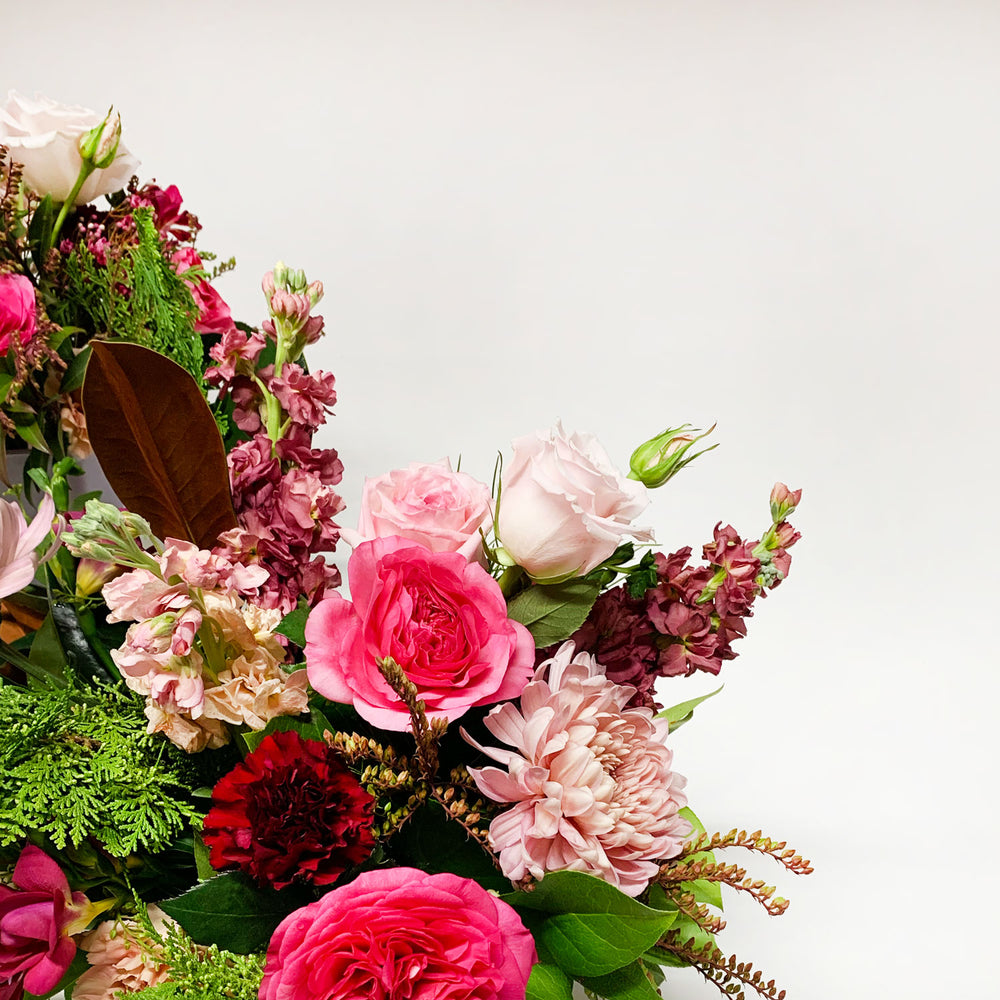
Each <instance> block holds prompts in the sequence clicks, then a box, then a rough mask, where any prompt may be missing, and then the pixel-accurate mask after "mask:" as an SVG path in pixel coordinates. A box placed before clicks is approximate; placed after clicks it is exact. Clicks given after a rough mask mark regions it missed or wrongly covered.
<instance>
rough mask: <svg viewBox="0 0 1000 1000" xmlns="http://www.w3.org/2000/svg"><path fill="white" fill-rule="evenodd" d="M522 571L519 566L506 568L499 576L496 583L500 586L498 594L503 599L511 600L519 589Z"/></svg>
mask: <svg viewBox="0 0 1000 1000" xmlns="http://www.w3.org/2000/svg"><path fill="white" fill-rule="evenodd" d="M523 576H524V570H523V569H521V567H520V566H508V567H507V568H506V569H505V570H504V571H503V572H502V573H501V574H500V579H499V580H497V583H499V584H500V593H501V594H503V596H504V597H505V598H511V597H513V596H514V594H516V593H517V592H518V590H520V589H521V587H520V583H521V578H522V577H523Z"/></svg>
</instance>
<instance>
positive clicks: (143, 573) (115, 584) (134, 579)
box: [101, 569, 191, 622]
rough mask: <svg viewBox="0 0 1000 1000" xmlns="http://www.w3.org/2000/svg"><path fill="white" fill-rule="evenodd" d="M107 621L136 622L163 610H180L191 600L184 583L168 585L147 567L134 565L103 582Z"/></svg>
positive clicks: (159, 613)
mask: <svg viewBox="0 0 1000 1000" xmlns="http://www.w3.org/2000/svg"><path fill="white" fill-rule="evenodd" d="M101 596H102V597H103V598H104V602H105V604H107V606H108V611H109V612H110V614H109V615H108V621H109V622H138V621H143V620H145V619H148V618H156V617H157V616H158V615H162V614H163V613H164V612H166V611H183V610H184V608H186V607H188V605H190V603H191V596H190V594H189V593H188V588H187V586H186V584H183V583H178V584H174V585H173V586H171V585H170V584H168V583H164V582H163V580H161V579H160V578H159V577H158V576H157V575H156V574H155V573H152V572H150V571H149V570H148V569H134V570H132V571H131V572H129V573H123V574H122V575H121V576H119V577H118V578H117V579H114V580H112V581H111V582H110V583H106V584H105V585H104V589H103V590H102V591H101Z"/></svg>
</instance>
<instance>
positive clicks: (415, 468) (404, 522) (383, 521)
mask: <svg viewBox="0 0 1000 1000" xmlns="http://www.w3.org/2000/svg"><path fill="white" fill-rule="evenodd" d="M491 516H492V512H491V500H490V491H489V489H488V488H487V486H486V484H485V483H481V482H479V480H478V479H473V477H472V476H469V475H466V474H465V473H464V472H452V469H451V463H450V462H449V461H448V460H447V459H445V460H444V461H442V462H434V463H431V464H427V465H425V464H422V463H420V462H411V463H410V466H409V468H407V469H395V470H394V471H393V472H387V473H386V474H385V475H384V476H379V477H378V478H377V479H366V480H365V488H364V492H363V493H362V495H361V514H360V517H359V519H358V530H357V532H349V531H344V530H342V531H341V535H342V537H343V538H344V539H345V541H347V542H348V544H350V545H356V544H358V542H360V541H363V540H365V539H370V538H385V537H387V536H388V535H400V536H402V537H403V538H409V539H411V540H412V541H414V542H420V543H421V544H422V545H426V546H427V548H429V549H431V550H432V551H433V552H460V553H461V554H462V555H463V556H465V558H466V559H469V560H472V559H474V558H476V557H477V556H478V554H479V553H480V552H481V551H482V539H481V537H480V534H479V531H480V529H481V528H482V529H484V530H485V529H486V527H488V522H489V520H490V518H491Z"/></svg>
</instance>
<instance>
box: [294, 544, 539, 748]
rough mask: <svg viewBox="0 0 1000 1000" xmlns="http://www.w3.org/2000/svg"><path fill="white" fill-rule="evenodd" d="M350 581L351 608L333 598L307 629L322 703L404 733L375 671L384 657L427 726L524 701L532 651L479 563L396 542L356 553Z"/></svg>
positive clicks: (310, 666)
mask: <svg viewBox="0 0 1000 1000" xmlns="http://www.w3.org/2000/svg"><path fill="white" fill-rule="evenodd" d="M347 573H348V578H349V580H350V585H351V596H352V599H353V603H352V602H350V601H347V600H345V599H344V598H343V597H341V596H340V595H339V594H331V595H330V596H329V597H327V598H324V600H322V601H321V602H320V603H319V604H318V605H317V606H316V607H315V608H314V609H313V612H312V614H311V615H310V616H309V620H308V621H307V623H306V650H305V653H306V664H307V670H308V673H309V681H310V683H311V684H312V686H313V687H314V688H315V689H316V690H317V691H318V692H319V693H320V694H322V695H323V696H324V697H326V698H329V699H330V700H331V701H338V702H341V703H342V704H352V705H353V706H354V708H355V709H356V710H357V712H358V714H359V715H361V717H362V718H363V719H365V720H366V721H368V722H370V723H372V725H375V726H378V727H379V728H381V729H389V730H396V731H404V730H406V729H408V728H409V725H410V714H409V711H408V709H407V708H406V705H405V704H404V703H403V702H402V700H401V699H400V698H399V696H398V695H397V694H396V692H395V691H393V689H392V688H391V687H390V686H389V684H388V682H387V681H386V680H385V678H384V677H383V676H382V674H381V671H380V670H379V668H378V661H379V660H382V659H386V658H391V659H393V660H395V662H396V663H397V664H398V665H399V666H400V667H401V668H402V670H403V672H404V673H405V674H406V675H407V677H408V678H409V679H410V681H412V682H413V684H414V685H415V686H416V688H417V692H418V695H419V697H420V698H421V699H422V700H423V701H424V703H425V705H426V709H427V715H428V717H429V718H435V717H437V718H441V717H443V718H446V719H448V721H453V720H454V719H457V718H459V716H461V715H463V714H464V713H465V712H466V711H468V710H469V709H470V708H472V707H473V706H474V705H489V704H493V703H494V702H497V701H503V700H505V699H508V698H516V697H517V695H518V694H520V693H521V689H522V687H523V686H524V684H525V682H526V681H527V680H528V677H529V676H530V674H531V670H532V667H533V665H534V659H535V644H534V641H533V639H532V637H531V633H530V632H528V630H527V629H526V628H525V627H524V626H523V625H521V624H519V623H518V622H514V621H510V620H509V619H508V618H507V605H506V602H505V601H504V598H503V594H502V593H501V592H500V588H499V586H498V585H497V583H496V581H495V580H494V579H493V578H492V577H491V576H490V575H489V573H487V572H486V570H484V569H483V568H482V567H481V566H480V565H479V564H478V563H469V562H467V561H466V560H465V558H464V556H461V555H459V554H458V553H457V552H431V551H430V550H429V549H427V548H426V547H425V546H423V545H420V544H418V543H416V542H410V541H408V540H406V539H404V538H399V537H397V536H392V537H389V538H376V539H373V540H372V541H370V542H363V543H362V544H361V545H359V546H358V547H357V548H356V549H355V550H354V552H353V554H352V555H351V558H350V561H349V562H348V565H347Z"/></svg>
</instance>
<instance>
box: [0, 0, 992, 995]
mask: <svg viewBox="0 0 1000 1000" xmlns="http://www.w3.org/2000/svg"><path fill="white" fill-rule="evenodd" d="M998 44H1000V4H997V3H995V2H987V0H982V2H971V0H968V2H955V0H952V2H919V0H898V2H873V0H865V2H854V0H843V2H840V3H836V4H831V3H823V2H817V0H797V2H793V0H786V2H778V0H773V2H759V3H745V2H736V0H731V2H721V0H709V2H703V3H699V4H683V3H674V2H666V0H659V2H654V0H649V2H640V0H608V2H603V3H597V2H591V0H563V2H556V0H533V2H525V0H522V2H498V0H497V2H485V0H462V2H457V0H455V2H446V0H430V2H420V0H399V2H387V0H369V2H367V3H363V4H362V3H349V2H340V0H326V2H319V0H316V2H300V3H296V2H294V0H293V2H290V3H285V4H282V5H268V4H264V3H259V2H244V3H241V4H232V3H225V4H224V3H216V2H200V3H194V2H191V0H176V2H174V3H172V4H170V5H163V6H161V5H155V6H154V5H152V4H136V3H134V2H125V0H119V2H105V3H97V4H96V5H95V4H91V5H88V6H87V8H86V9H84V8H82V7H80V6H79V5H77V4H73V3H66V2H57V0H38V2H36V3H33V4H30V5H27V4H25V5H16V6H15V5H5V9H4V24H3V38H2V41H0V53H2V61H0V68H2V70H3V77H4V79H3V80H0V86H3V87H4V88H5V89H6V88H16V89H19V90H22V91H26V92H34V91H39V92H41V93H43V94H46V95H47V96H50V97H53V98H55V99H58V100H61V101H65V102H70V103H79V104H84V105H87V106H90V107H93V108H100V109H103V108H106V107H107V106H108V105H109V104H111V103H112V102H113V103H114V104H115V106H116V108H118V109H119V110H120V111H121V113H122V116H123V119H124V123H125V141H126V142H127V144H128V146H129V147H130V148H131V150H132V151H133V152H134V153H135V154H136V155H137V156H138V157H139V158H140V159H141V160H142V161H143V170H142V176H143V178H145V179H148V178H155V179H156V180H157V181H159V182H160V183H161V184H163V185H167V184H171V183H175V184H177V185H178V186H179V187H180V189H181V191H182V193H183V195H184V197H185V201H186V204H187V206H188V207H189V208H190V209H192V210H193V211H195V212H196V213H197V214H198V215H199V216H200V218H201V221H202V223H203V225H204V230H203V234H202V239H201V245H202V246H203V247H204V248H206V249H211V250H215V251H216V252H218V253H219V254H220V255H221V256H223V257H226V256H229V255H231V254H232V255H235V256H236V257H237V260H238V269H237V270H236V271H235V272H234V273H233V274H230V275H226V276H225V277H223V278H222V279H220V281H219V282H218V288H219V290H220V292H221V293H222V294H223V295H224V296H225V297H226V298H227V300H228V301H229V302H230V304H231V305H232V307H233V312H234V315H236V316H238V317H239V318H242V319H244V320H246V321H249V322H257V321H259V320H260V318H261V310H262V305H263V299H262V297H261V295H260V293H259V288H258V282H259V278H260V275H261V274H262V273H263V271H264V270H266V269H267V268H268V267H270V266H271V265H272V264H273V263H274V261H275V259H277V258H282V259H284V260H286V261H287V262H288V263H289V264H291V265H293V266H299V267H303V268H305V269H306V271H307V273H308V275H309V277H310V278H319V279H321V280H323V281H324V283H325V285H326V298H325V300H324V302H323V306H322V310H321V311H322V312H323V313H324V315H325V316H326V321H327V330H328V333H327V337H326V339H325V341H324V342H323V343H322V345H321V346H320V347H319V348H318V349H316V350H314V351H313V352H312V354H311V356H310V360H311V363H312V365H313V367H321V368H326V369H329V370H332V371H333V372H335V374H336V376H337V385H338V390H339V393H340V399H339V402H338V405H337V410H336V416H335V417H334V418H333V419H332V421H331V423H330V425H329V426H328V427H327V428H326V429H325V431H324V432H323V436H322V438H321V440H320V443H321V444H323V445H324V446H333V447H337V448H338V449H339V450H340V454H341V457H342V458H343V460H344V464H345V467H346V472H345V479H344V496H345V498H346V499H347V501H348V504H349V507H348V510H347V512H346V513H345V515H344V520H345V523H347V524H353V523H354V518H355V517H356V511H357V501H358V497H359V494H360V489H361V484H362V481H363V478H364V476H366V475H377V474H379V473H382V472H384V471H386V470H388V469H391V468H397V467H399V466H402V465H405V464H407V463H408V462H410V461H414V460H421V461H432V460H435V459H438V458H441V457H443V456H445V455H449V456H451V458H452V459H453V460H457V459H458V457H459V456H461V457H462V467H463V469H464V470H465V471H468V472H472V473H474V474H477V475H478V476H480V477H481V478H484V479H486V480H487V481H488V480H489V477H490V475H491V473H492V469H493V464H494V460H495V455H496V452H497V450H498V449H501V450H502V449H506V448H507V446H508V444H509V442H510V440H511V439H512V438H514V437H516V436H519V435H521V434H523V433H526V432H529V431H531V430H533V429H535V428H541V427H545V426H547V425H549V424H551V423H552V422H553V420H554V419H555V418H557V417H561V418H562V420H563V421H564V423H565V424H566V425H567V427H570V428H574V429H579V430H589V431H592V432H594V433H595V434H597V435H598V436H599V437H600V438H601V439H602V441H603V442H604V444H605V445H606V446H607V448H608V449H609V451H610V452H611V454H612V455H613V456H615V457H616V459H617V460H618V461H620V462H621V463H622V465H624V464H625V463H626V462H627V459H628V455H629V453H630V451H631V449H632V448H633V447H634V446H635V445H636V444H637V443H638V442H639V441H640V440H641V439H643V438H645V437H647V436H649V435H651V434H652V433H655V432H656V431H658V430H661V429H662V428H663V427H664V426H666V425H668V424H677V423H682V422H685V421H690V422H691V423H694V424H695V425H697V426H702V427H704V426H707V425H708V424H710V423H712V422H713V421H718V424H719V426H718V430H717V432H716V435H715V440H717V441H719V442H720V443H721V447H719V448H718V449H717V450H716V451H714V452H712V453H711V454H709V455H706V456H704V457H703V458H702V459H700V460H699V461H698V462H697V463H696V464H695V465H694V466H692V467H690V468H689V469H687V470H686V471H685V472H684V473H682V475H681V476H680V477H679V478H678V479H677V480H675V481H674V482H673V483H672V484H670V485H669V486H668V487H667V488H665V489H664V490H662V491H660V492H659V493H657V494H655V495H654V503H653V506H652V507H651V508H650V512H649V517H648V520H649V521H650V522H651V523H653V524H654V525H655V526H656V529H657V533H658V538H659V540H660V542H661V544H662V545H663V546H664V547H665V548H666V549H667V550H668V551H669V550H672V549H674V548H678V547H680V546H681V545H685V544H691V545H693V546H694V547H695V548H696V550H697V549H698V548H699V547H700V545H701V544H702V543H704V542H705V541H707V540H708V539H709V538H710V537H711V531H712V527H713V525H714V524H715V522H716V521H717V520H720V519H721V520H724V521H729V522H731V523H732V524H734V525H735V526H736V527H737V528H738V529H739V530H740V531H741V532H744V533H745V534H747V535H753V536H754V537H756V534H755V533H758V532H760V531H761V530H763V528H764V527H765V524H766V519H767V496H768V491H769V490H770V487H771V484H772V483H773V482H774V481H775V480H777V479H783V480H785V481H786V482H787V483H788V484H789V485H790V486H792V487H802V488H803V489H804V491H805V493H804V498H803V503H802V507H801V512H800V514H799V515H797V517H796V519H795V523H796V525H797V526H798V527H799V528H800V529H801V530H802V532H803V539H802V541H801V542H800V543H799V545H798V546H797V547H796V549H795V550H794V560H793V565H792V572H791V577H790V579H789V580H788V582H787V583H786V584H784V585H783V586H782V587H781V588H780V589H779V590H778V591H776V592H775V593H774V594H773V596H772V597H771V598H769V599H768V600H767V601H766V602H762V603H761V604H760V605H759V607H758V609H757V612H756V615H755V617H754V618H753V619H752V620H751V621H750V623H749V624H750V629H749V636H748V638H747V639H746V640H745V641H743V642H742V643H741V644H740V645H739V647H738V648H739V649H740V651H741V655H740V657H739V658H738V659H737V660H736V661H734V662H732V663H729V664H727V665H726V667H725V669H724V671H723V675H722V677H721V680H722V681H724V682H725V684H726V690H725V691H724V692H723V694H722V695H721V696H720V697H719V698H717V699H715V700H714V701H712V702H709V703H708V704H706V705H705V706H703V707H702V709H700V710H699V712H698V714H697V716H696V719H695V722H694V723H693V724H692V725H690V726H689V727H687V728H685V729H683V730H681V732H680V733H678V735H677V737H676V740H675V744H674V745H675V762H676V765H677V768H678V770H680V771H681V772H682V773H685V774H686V775H687V776H688V778H689V786H688V791H689V795H690V799H691V803H692V805H693V807H694V808H695V810H696V811H697V812H698V813H699V814H700V815H701V816H702V818H703V819H704V820H705V822H706V823H707V824H708V825H709V826H710V827H712V828H719V829H723V830H726V829H729V828H730V827H733V826H741V827H745V828H747V829H756V828H758V827H763V828H764V831H765V832H766V833H768V834H769V835H771V836H773V837H777V838H779V839H785V838H787V839H788V841H789V842H790V843H791V844H792V845H793V846H794V847H795V848H796V849H798V850H799V851H801V852H802V853H804V854H805V855H806V856H808V857H811V858H812V859H813V861H814V863H815V865H816V873H815V874H814V875H813V876H810V877H809V878H806V879H797V878H795V877H793V876H788V875H786V874H784V873H783V872H782V871H780V870H779V869H778V868H777V867H776V866H772V865H771V864H770V863H769V862H766V861H763V862H759V863H756V864H755V865H754V866H753V869H752V870H753V871H754V872H755V874H758V875H759V876H760V877H762V878H768V879H771V880H777V882H778V885H779V889H780V891H781V893H782V894H783V895H788V896H790V897H791V899H792V906H791V908H790V910H789V912H788V914H787V915H786V916H785V917H783V918H782V919H781V920H778V921H775V920H770V919H769V918H768V917H767V916H766V914H764V912H763V911H762V910H760V909H759V908H757V907H755V906H754V904H752V903H741V902H740V901H734V902H733V903H732V904H731V905H730V906H729V920H730V925H729V928H728V929H727V930H726V931H725V932H724V933H723V935H722V939H721V943H722V944H723V947H725V948H727V949H729V950H733V951H736V952H737V953H738V954H739V955H740V957H741V958H744V959H752V960H753V961H754V962H755V964H757V965H759V966H761V967H762V968H763V969H764V970H765V972H766V973H767V974H768V976H774V977H775V978H776V979H778V981H779V984H780V985H782V986H785V987H787V988H788V991H789V997H790V1000H796V998H798V1000H835V998H836V1000H839V998H840V997H843V996H851V997H853V998H856V1000H869V998H870V1000H875V998H881V997H887V996H907V997H909V998H914V1000H916V998H927V1000H930V998H935V1000H936V998H938V997H940V996H985V995H987V984H988V983H989V982H992V980H993V973H992V970H991V969H990V968H989V967H988V965H987V962H986V960H985V958H981V959H980V958H978V957H977V956H978V955H979V954H980V953H981V952H982V951H983V950H984V949H985V948H987V947H989V942H990V940H991V939H992V936H993V934H995V933H996V932H997V930H998V926H997V920H996V905H995V901H994V895H995V892H996V890H997V888H998V884H997V883H998V879H997V875H996V874H995V873H996V870H997V867H996V865H995V864H992V863H991V861H992V859H991V852H990V846H989V845H990V843H991V837H990V834H991V833H992V832H993V831H994V830H995V829H996V821H997V808H996V805H995V801H994V797H993V787H992V786H993V782H992V781H991V779H992V776H993V772H994V769H995V765H996V761H997V754H996V751H995V748H994V742H993V739H992V733H993V730H994V728H995V725H994V716H995V707H994V706H995V704H996V700H997V695H998V686H997V680H996V676H997V674H996V666H997V655H996V652H995V649H994V642H993V630H992V628H991V625H992V623H993V622H994V621H995V618H996V612H995V608H996V606H997V604H998V600H1000V587H998V583H997V574H996V570H995V567H996V565H997V557H998V556H1000V552H998V546H997V540H996V531H995V528H994V526H993V518H994V516H995V510H996V497H997V488H998V485H1000V481H998V469H997V459H996V455H997V451H996V432H997V429H998V428H997V424H998V421H997V403H996V393H995V391H994V386H993V383H994V379H995V377H996V372H997V367H998V362H1000V351H998V348H997V338H996V328H997V312H998V303H997V291H996V289H997V287H998V286H997V271H998V265H1000V252H998V251H1000V238H998V232H1000V195H998V183H1000V182H998V178H1000V140H998V132H997V122H998V121H1000V61H998V60H997V58H996V52H997V48H998ZM339 561H340V564H341V565H344V564H345V563H346V555H345V557H344V558H342V559H340V560H339ZM714 686H715V683H714V679H713V678H711V677H708V676H699V677H696V678H693V679H691V680H689V681H678V682H672V683H671V684H670V685H669V686H668V687H667V689H665V690H664V698H666V699H667V700H668V701H670V702H673V701H680V700H683V699H684V698H687V697H691V696H693V695H694V694H698V693H703V692H706V691H708V690H711V689H712V688H713V687H714ZM734 860H735V859H734ZM670 982H671V989H670V992H669V996H670V997H672V998H674V1000H699V998H705V997H711V996H713V995H715V992H714V990H713V989H712V987H710V986H708V985H706V984H704V983H702V982H701V981H700V979H699V978H698V977H697V975H695V974H694V973H692V972H690V970H684V971H680V972H678V973H677V974H675V975H672V976H671V979H670Z"/></svg>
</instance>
